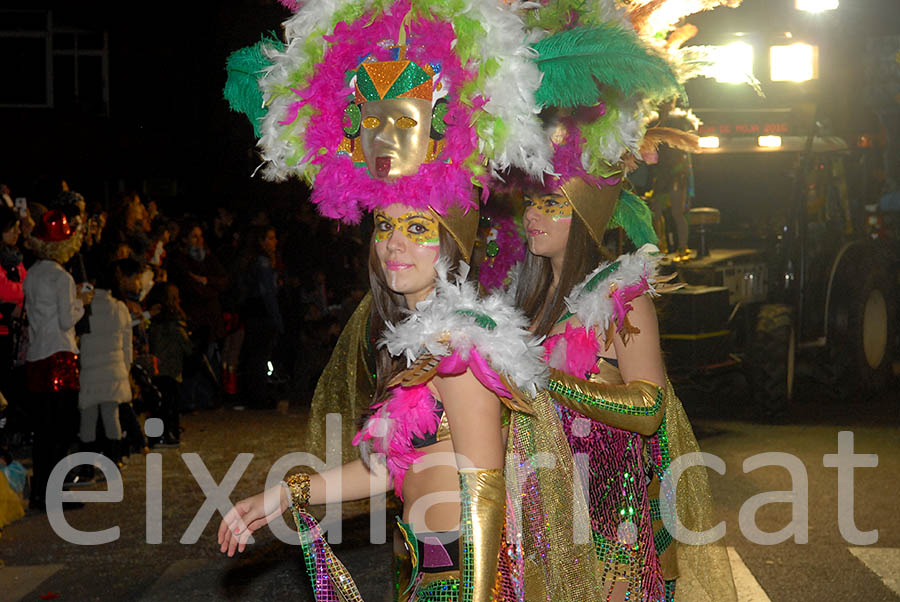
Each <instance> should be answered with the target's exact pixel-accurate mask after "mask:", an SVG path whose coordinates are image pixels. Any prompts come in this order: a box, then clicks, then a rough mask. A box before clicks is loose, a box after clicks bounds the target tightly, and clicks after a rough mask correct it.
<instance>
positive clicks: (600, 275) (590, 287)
mask: <svg viewBox="0 0 900 602" xmlns="http://www.w3.org/2000/svg"><path fill="white" fill-rule="evenodd" d="M619 265H620V263H619V262H618V261H614V262H612V263H611V264H609V265H608V266H606V267H605V268H603V269H602V270H600V271H599V272H597V275H596V276H594V277H593V278H591V279H590V280H588V281H587V284H585V285H584V290H586V291H588V292H589V293H590V292H593V291H594V289H595V288H597V285H598V284H600V283H601V282H603V281H604V280H606V279H607V278H609V277H610V276H611V275H612V274H613V272H615V271H616V270H618V269H619ZM574 315H575V314H573V313H572V312H570V311H567V312H566V313H565V314H564V315H563V317H561V318H560V319H559V320H557V321H556V323H557V324H559V323H560V322H565V321H566V320H568V319H569V318H571V317H572V316H574Z"/></svg>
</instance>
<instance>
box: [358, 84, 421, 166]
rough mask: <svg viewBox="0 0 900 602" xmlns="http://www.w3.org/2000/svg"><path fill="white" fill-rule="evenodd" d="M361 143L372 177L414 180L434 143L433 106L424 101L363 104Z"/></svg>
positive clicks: (419, 99)
mask: <svg viewBox="0 0 900 602" xmlns="http://www.w3.org/2000/svg"><path fill="white" fill-rule="evenodd" d="M361 109H362V128H361V129H360V142H361V144H362V149H363V154H364V155H365V158H366V166H367V167H368V168H369V173H370V174H372V177H374V178H378V179H379V180H389V179H393V178H399V177H400V176H411V175H413V174H415V173H416V172H417V171H419V166H420V165H422V163H423V162H424V161H425V156H426V155H427V153H428V145H429V143H430V141H431V139H430V135H431V103H430V102H429V101H427V100H423V99H421V98H392V99H389V100H372V101H369V102H365V103H363V104H362V107H361Z"/></svg>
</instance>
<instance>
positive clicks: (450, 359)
mask: <svg viewBox="0 0 900 602" xmlns="http://www.w3.org/2000/svg"><path fill="white" fill-rule="evenodd" d="M466 370H471V371H472V375H473V376H474V377H475V378H477V379H478V382H480V383H481V384H482V385H484V387H485V388H486V389H488V390H489V391H491V392H493V393H494V394H496V395H497V396H498V397H506V398H511V397H512V393H510V392H509V389H507V388H506V385H504V384H503V381H502V379H501V378H500V375H499V374H497V373H496V372H495V371H494V369H493V368H491V366H490V364H488V363H487V361H486V360H485V359H484V358H483V357H481V354H480V353H478V350H476V349H475V348H474V347H473V348H471V349H470V350H469V359H468V360H466V359H464V358H463V355H462V354H461V353H460V352H459V351H458V350H457V351H454V352H453V353H451V354H450V355H448V356H446V357H445V358H444V359H442V360H441V363H439V364H438V367H437V371H438V374H440V375H441V376H455V375H457V374H462V373H463V372H465V371H466Z"/></svg>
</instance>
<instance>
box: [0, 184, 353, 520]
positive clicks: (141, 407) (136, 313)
mask: <svg viewBox="0 0 900 602" xmlns="http://www.w3.org/2000/svg"><path fill="white" fill-rule="evenodd" d="M2 192H3V195H2V198H0V233H2V240H0V400H3V403H2V404H0V469H3V468H5V467H9V466H10V465H11V464H12V463H15V461H14V460H13V456H15V455H17V454H18V455H19V456H21V457H23V458H25V457H27V456H28V455H29V454H30V456H31V458H30V459H31V460H32V465H33V471H34V474H33V476H32V479H31V488H30V494H31V495H30V507H32V508H34V509H42V508H43V507H44V503H45V500H44V490H45V489H46V482H47V478H48V476H49V471H51V470H52V468H53V467H54V466H55V465H56V463H57V462H59V461H60V460H62V459H63V458H64V457H65V456H66V455H67V454H68V453H71V452H73V451H94V452H98V453H101V454H103V455H105V456H107V457H108V458H109V459H110V460H112V461H113V462H115V463H117V464H118V465H119V466H120V467H122V466H124V464H125V463H126V462H127V459H128V456H129V455H130V454H135V453H147V452H148V451H149V449H151V448H153V447H157V446H162V447H166V446H168V447H174V446H179V445H181V437H182V432H183V430H182V428H181V421H180V418H179V417H180V415H182V414H184V413H185V412H198V411H202V410H207V409H215V408H229V409H234V410H243V409H247V408H250V409H271V408H274V407H276V404H277V402H278V401H280V400H285V399H286V400H289V401H291V402H299V403H303V402H305V401H308V399H309V398H310V397H311V395H312V390H313V388H314V386H315V382H316V380H317V378H318V375H319V373H320V372H321V370H322V369H323V368H324V366H325V363H326V362H327V359H328V356H329V353H330V349H331V347H332V346H333V344H334V341H335V340H336V338H337V336H338V334H339V333H340V330H341V328H342V326H343V323H344V322H345V321H346V319H347V318H348V317H349V314H350V313H351V312H352V311H353V309H354V307H355V306H356V304H357V303H358V302H359V300H360V299H361V298H362V296H363V294H364V292H365V290H366V284H365V280H364V274H365V265H364V255H365V253H364V252H363V250H364V249H363V247H362V243H361V239H360V235H359V232H358V229H356V228H343V229H341V230H338V229H336V228H335V227H334V226H333V225H332V224H331V223H330V222H328V221H326V220H323V219H321V218H319V217H318V216H317V215H316V214H315V211H314V209H312V207H311V206H310V205H309V204H308V203H298V204H296V205H293V206H291V207H290V208H289V209H287V210H282V211H278V210H277V209H269V210H263V209H259V208H254V209H253V211H252V212H239V211H232V210H230V209H229V208H227V207H216V208H214V212H213V213H212V214H210V215H204V213H203V212H202V211H188V212H179V213H178V214H175V213H174V212H168V211H165V210H164V207H165V205H164V204H163V203H157V202H154V201H153V200H149V199H147V198H145V196H144V195H142V194H140V193H138V192H135V191H126V192H122V193H120V194H118V195H117V196H116V197H115V198H114V199H112V200H111V201H108V202H98V201H96V200H94V199H85V198H84V197H82V195H80V194H78V193H77V192H75V191H73V190H70V189H69V187H68V185H67V184H66V183H65V182H64V181H63V182H59V183H55V184H54V186H52V187H47V186H44V187H43V189H40V194H37V195H34V194H32V195H31V196H30V198H29V199H28V202H27V204H24V203H21V202H14V201H13V199H12V195H11V194H10V192H9V189H7V188H5V187H4V188H3V191H2ZM73 374H74V375H75V376H74V379H73V376H72V375H73ZM149 417H156V418H160V419H162V421H163V424H164V432H163V433H162V435H161V436H158V437H151V438H148V437H146V436H145V434H144V431H143V429H142V426H141V423H142V420H143V419H146V418H149ZM6 472H9V470H7V471H6ZM101 478H103V475H102V471H95V470H94V469H93V468H92V467H78V468H73V469H72V470H70V471H69V472H68V474H67V476H66V484H67V486H69V487H77V486H79V485H82V484H84V483H90V482H92V481H93V480H95V479H101ZM10 482H11V480H10Z"/></svg>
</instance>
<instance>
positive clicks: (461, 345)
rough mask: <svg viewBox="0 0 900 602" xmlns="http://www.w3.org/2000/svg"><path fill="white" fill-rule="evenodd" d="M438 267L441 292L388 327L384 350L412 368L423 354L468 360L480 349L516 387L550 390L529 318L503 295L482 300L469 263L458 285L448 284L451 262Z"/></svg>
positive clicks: (437, 290) (462, 266) (382, 343)
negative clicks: (484, 320) (482, 320)
mask: <svg viewBox="0 0 900 602" xmlns="http://www.w3.org/2000/svg"><path fill="white" fill-rule="evenodd" d="M436 268H437V272H438V279H437V284H436V286H435V290H434V291H432V293H431V294H430V295H429V296H428V298H427V299H426V300H425V301H422V302H420V303H419V304H418V305H416V309H415V311H413V312H412V313H411V315H410V316H409V317H408V318H406V319H405V320H403V321H402V322H400V323H399V324H396V325H393V324H388V325H387V330H386V332H385V334H384V336H383V337H382V338H381V340H380V341H379V343H378V344H379V346H385V347H387V350H388V352H389V353H390V354H391V355H393V356H404V357H406V360H407V363H408V364H410V363H412V362H413V361H415V359H416V358H417V357H419V356H420V355H422V354H423V353H431V354H433V355H436V356H446V355H450V354H451V353H453V352H454V351H456V352H458V353H460V355H461V356H462V357H463V359H468V356H469V353H470V351H471V350H472V349H475V350H477V351H478V353H479V354H480V355H481V356H482V357H483V358H484V359H485V360H486V361H487V362H488V363H489V364H490V365H491V368H492V369H493V370H495V371H496V372H498V373H500V374H502V375H504V376H506V378H508V379H509V381H510V382H511V384H513V385H515V386H516V387H518V388H519V389H520V390H521V391H523V392H525V393H526V394H528V395H531V396H534V395H536V394H537V392H538V391H539V390H540V389H543V388H544V387H545V386H546V384H547V378H548V372H547V365H546V364H545V363H544V362H543V360H542V349H541V347H540V346H539V345H538V343H537V342H536V340H535V339H534V337H533V336H532V335H531V333H530V332H529V331H528V320H527V319H526V318H525V316H524V315H523V314H522V313H521V312H519V311H518V310H516V309H515V308H514V307H513V305H512V304H511V303H510V302H509V299H508V297H507V296H505V295H503V294H492V295H489V296H487V297H485V298H480V297H479V296H478V289H477V287H476V284H475V283H474V282H466V281H465V280H464V278H465V275H466V273H468V270H469V266H468V265H466V264H465V263H463V262H460V270H459V271H460V274H461V275H460V276H457V277H456V278H455V279H454V281H453V282H450V281H449V280H448V277H447V271H448V265H447V263H446V262H444V261H443V260H442V261H439V262H438V263H437V265H436ZM460 310H463V311H465V312H467V313H460ZM472 314H476V315H483V316H487V317H488V318H490V320H492V321H493V323H494V324H496V326H494V327H493V328H491V329H488V328H484V327H482V326H479V325H478V324H477V323H476V318H475V317H474V316H473V315H472Z"/></svg>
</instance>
